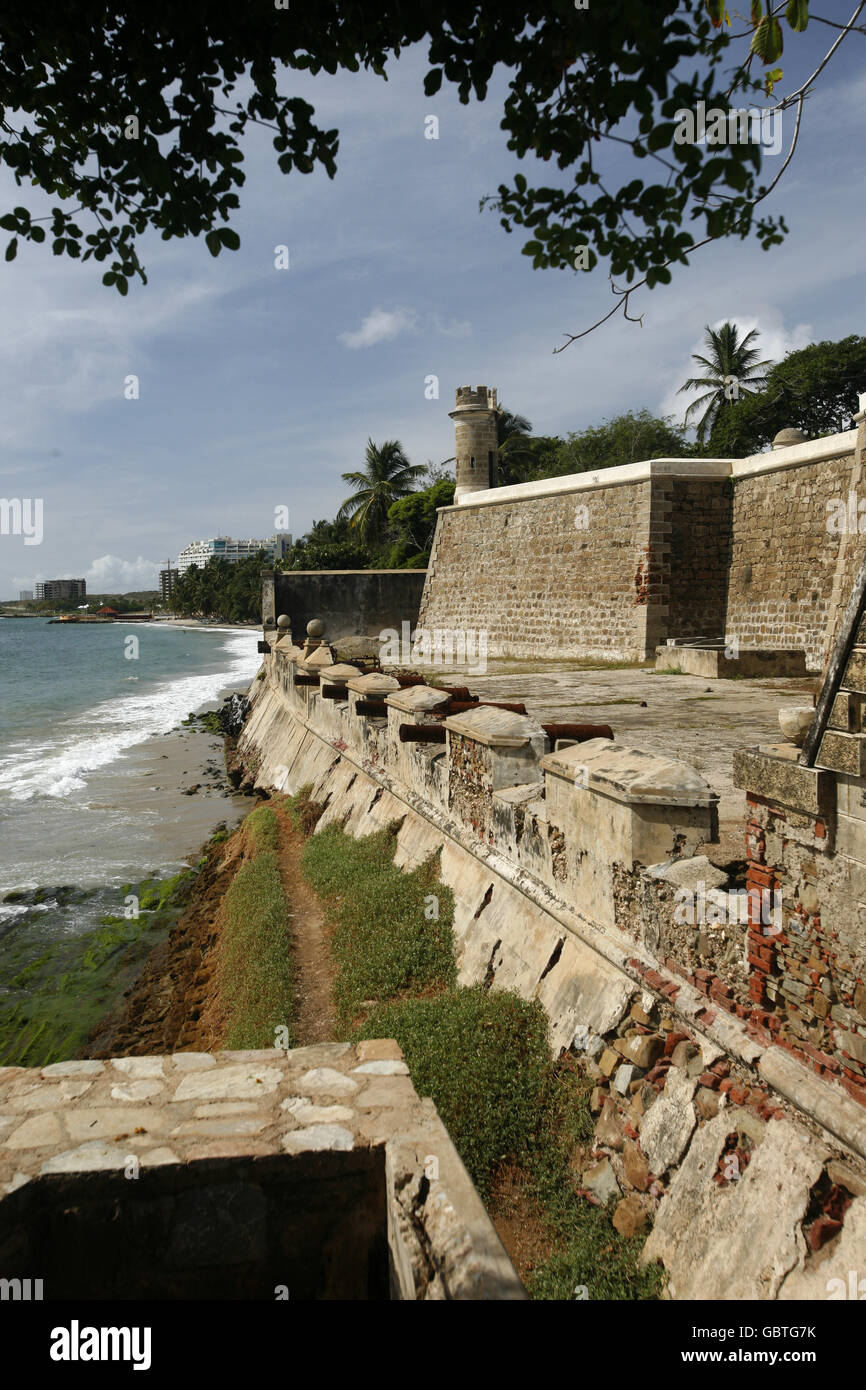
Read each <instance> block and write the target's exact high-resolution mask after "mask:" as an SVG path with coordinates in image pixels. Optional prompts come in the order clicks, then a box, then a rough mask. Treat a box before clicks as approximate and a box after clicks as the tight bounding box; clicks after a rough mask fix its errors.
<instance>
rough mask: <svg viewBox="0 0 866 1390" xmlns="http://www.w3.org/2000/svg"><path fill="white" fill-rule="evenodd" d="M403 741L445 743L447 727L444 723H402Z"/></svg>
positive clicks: (401, 739) (401, 736) (401, 740)
mask: <svg viewBox="0 0 866 1390" xmlns="http://www.w3.org/2000/svg"><path fill="white" fill-rule="evenodd" d="M399 732H400V742H401V743H444V742H445V739H446V736H447V732H448V731H447V729H446V728H445V725H444V724H401V725H400V731H399Z"/></svg>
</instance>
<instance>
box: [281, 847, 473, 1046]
mask: <svg viewBox="0 0 866 1390" xmlns="http://www.w3.org/2000/svg"><path fill="white" fill-rule="evenodd" d="M394 847H395V836H394V833H393V831H391V830H381V831H379V832H378V833H377V834H375V835H370V836H367V837H366V838H364V839H362V840H353V839H352V838H351V837H350V836H348V835H346V834H344V832H343V831H342V830H339V829H337V828H336V827H335V826H328V827H327V828H326V829H325V830H323V831H322V832H321V833H320V834H318V835H314V836H312V837H311V838H310V839H309V840H308V841H307V844H306V845H305V846H304V853H303V859H302V864H303V869H304V873H305V875H306V877H307V879H308V881H309V882H310V883H311V884H312V886H313V887H314V888H315V889H316V891H317V892H318V893H319V894H320V895H321V896H322V897H324V899H325V900H326V902H327V903H328V906H329V908H330V914H331V918H332V921H333V925H334V931H333V935H332V938H331V950H332V952H333V956H334V960H335V963H336V966H337V978H336V982H335V986H334V1002H335V1004H336V1007H337V1013H338V1016H339V1019H340V1022H341V1024H342V1025H343V1026H344V1027H351V1026H352V1025H354V1024H357V1023H358V1022H359V1021H360V1019H361V1017H362V1016H363V1014H364V1010H365V1008H369V1007H370V1001H375V1003H376V1004H381V1003H384V1002H385V1001H387V1000H391V999H395V998H396V997H397V996H399V995H401V994H405V993H407V992H412V993H421V992H429V991H430V990H433V989H444V988H446V987H447V986H449V985H451V984H453V982H454V980H455V978H456V965H455V962H454V948H453V942H452V934H451V925H452V922H453V920H454V899H453V894H452V893H451V890H450V888H447V887H445V885H444V884H441V883H440V882H439V880H438V856H435V855H434V856H432V857H431V858H430V859H428V860H427V861H426V863H424V864H422V865H420V867H419V868H417V869H414V870H413V871H412V872H411V873H404V872H403V871H402V870H401V869H398V868H397V867H396V866H395V864H394V862H393V859H394ZM378 1036H380V1037H381V1036H387V1035H383V1034H379V1035H378Z"/></svg>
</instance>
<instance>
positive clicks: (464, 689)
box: [435, 685, 479, 705]
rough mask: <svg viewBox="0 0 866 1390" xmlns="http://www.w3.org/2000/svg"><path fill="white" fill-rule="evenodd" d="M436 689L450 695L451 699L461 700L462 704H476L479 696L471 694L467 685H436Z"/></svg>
mask: <svg viewBox="0 0 866 1390" xmlns="http://www.w3.org/2000/svg"><path fill="white" fill-rule="evenodd" d="M435 688H436V689H437V690H442V691H444V693H445V694H446V695H450V696H451V699H452V700H461V701H462V702H463V703H464V704H468V705H477V704H479V697H478V696H477V695H473V694H472V692H471V691H470V689H469V687H468V686H467V685H437V686H436V687H435Z"/></svg>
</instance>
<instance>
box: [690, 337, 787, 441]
mask: <svg viewBox="0 0 866 1390" xmlns="http://www.w3.org/2000/svg"><path fill="white" fill-rule="evenodd" d="M757 336H758V330H757V329H756V328H753V329H752V330H751V332H749V333H747V334H746V336H745V337H744V338H741V337H740V330H739V328H738V327H737V325H736V324H735V323H723V324H722V326H721V327H720V328H719V329H718V331H717V330H716V329H713V328H710V326H709V324H707V325H706V327H705V329H704V346H705V349H706V353H707V356H704V355H703V354H702V353H699V352H693V353H692V361H693V362H697V364H698V366H699V367H700V368H701V369H702V371H703V373H704V375H703V376H700V377H689V379H688V381H685V382H683V384H682V386H681V387H680V391H681V392H682V391H694V390H700V389H701V388H702V387H705V386H706V387H708V388H709V389H708V390H706V391H704V394H703V395H702V396H698V398H697V400H694V401H692V403H691V405H690V406H689V408H688V410H687V411H686V415H685V423H686V424H688V423H689V422H690V420H691V419H692V417H693V416H694V415H700V419H699V420H698V424H697V436H698V443H699V444H703V443H704V441H705V439H706V438H707V436H708V435H710V434H711V433H712V432H713V429H714V426H715V424H716V422H717V421H718V420H719V419H720V418H721V416H722V415H723V414H724V413H725V411H726V410H727V409H729V408H730V407H731V406H732V405H733V403H734V401H735V400H738V399H739V398H740V397H746V396H751V395H753V394H754V392H755V391H756V390H757V389H759V388H760V387H762V386H763V385H764V382H765V380H766V377H765V374H764V368H765V367H769V366H771V365H772V363H771V362H770V361H769V360H766V361H759V360H758V359H759V356H760V353H759V351H758V349H757V347H755V344H754V340H755V339H756V338H757Z"/></svg>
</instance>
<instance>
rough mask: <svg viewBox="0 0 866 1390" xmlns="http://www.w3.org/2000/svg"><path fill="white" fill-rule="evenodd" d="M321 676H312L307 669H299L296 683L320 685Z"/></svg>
mask: <svg viewBox="0 0 866 1390" xmlns="http://www.w3.org/2000/svg"><path fill="white" fill-rule="evenodd" d="M318 684H319V677H318V676H311V675H310V674H309V672H307V671H299V672H298V673H297V675H296V676H295V685H318Z"/></svg>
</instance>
